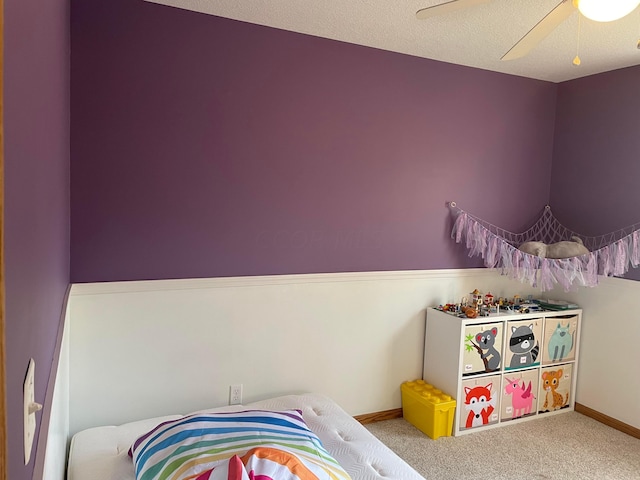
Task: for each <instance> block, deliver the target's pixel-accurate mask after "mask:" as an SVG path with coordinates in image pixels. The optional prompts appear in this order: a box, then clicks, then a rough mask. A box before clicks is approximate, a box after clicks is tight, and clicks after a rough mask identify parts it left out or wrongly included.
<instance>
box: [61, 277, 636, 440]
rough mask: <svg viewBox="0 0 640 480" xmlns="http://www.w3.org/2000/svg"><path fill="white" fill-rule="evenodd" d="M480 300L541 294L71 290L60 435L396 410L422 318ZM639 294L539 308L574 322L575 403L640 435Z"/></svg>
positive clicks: (260, 286)
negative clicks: (442, 307) (234, 413)
mask: <svg viewBox="0 0 640 480" xmlns="http://www.w3.org/2000/svg"><path fill="white" fill-rule="evenodd" d="M474 288H478V289H480V290H482V291H484V292H486V291H491V292H492V293H493V294H494V295H496V296H512V295H513V294H515V293H519V294H520V295H522V296H525V295H528V294H533V295H534V296H538V295H539V292H538V291H537V290H535V289H533V288H531V287H529V286H528V285H524V284H521V283H518V282H514V281H511V280H509V279H508V278H506V277H504V276H501V275H499V274H498V273H497V272H496V271H493V270H487V269H469V270H436V271H408V272H367V273H336V274H317V275H316V274H313V275H282V276H262V277H241V278H218V279H194V280H159V281H147V282H117V283H103V284H78V285H74V286H73V287H72V290H71V296H70V312H71V313H70V327H71V328H70V351H69V354H70V357H69V362H70V372H69V374H70V388H69V397H70V400H69V401H70V432H71V434H73V433H75V432H77V431H78V430H81V429H84V428H88V427H91V426H95V425H103V424H119V423H123V422H127V421H132V420H136V419H140V418H144V417H149V416H155V415H163V414H169V413H180V412H189V411H193V410H197V409H202V408H207V407H212V406H220V405H226V404H227V403H228V397H229V386H230V385H231V384H236V383H241V384H243V386H244V391H243V399H244V401H245V402H250V401H255V400H260V399H264V398H267V397H271V396H276V395H283V394H288V393H297V392H303V391H315V392H321V393H324V394H327V395H329V396H330V397H332V398H334V399H335V400H336V401H337V402H338V403H339V404H340V405H342V406H343V408H345V410H346V411H347V412H349V413H350V414H352V415H360V414H365V413H372V412H379V411H384V410H389V409H395V408H399V407H400V406H401V397H400V384H401V383H402V382H403V381H405V380H410V379H414V378H419V377H421V375H422V358H423V348H424V316H425V309H426V308H427V307H428V306H433V305H437V304H440V303H444V302H449V301H454V300H459V299H460V297H462V296H464V295H468V292H470V291H472V290H473V289H474ZM639 291H640V283H639V282H633V281H628V280H620V279H602V281H601V286H599V287H596V288H581V289H580V290H578V291H577V292H574V293H565V292H562V291H558V292H550V293H549V294H547V295H546V297H547V298H557V299H566V300H572V301H575V302H576V303H578V304H579V305H580V306H581V307H583V308H584V316H583V319H584V325H583V330H582V345H581V350H580V360H581V365H580V370H579V377H578V389H577V393H576V400H577V401H578V402H579V403H582V404H583V405H586V406H588V407H591V408H593V409H595V410H598V411H600V412H602V413H605V414H607V415H609V416H611V417H614V418H616V419H618V420H621V421H623V422H625V423H628V424H630V425H632V426H634V427H637V428H640V410H639V409H640V407H638V405H640V403H639V402H638V401H637V399H638V398H639V397H640V381H639V376H638V366H639V365H640V353H639V352H640V348H638V339H639V338H640V323H639V319H638V314H637V313H635V311H634V310H633V307H634V304H635V303H636V302H637V298H638V292H639Z"/></svg>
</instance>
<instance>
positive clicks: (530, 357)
mask: <svg viewBox="0 0 640 480" xmlns="http://www.w3.org/2000/svg"><path fill="white" fill-rule="evenodd" d="M542 323H543V322H542V318H535V319H530V320H520V321H515V322H507V326H506V332H505V336H506V343H505V354H504V357H505V360H504V370H505V371H509V370H516V369H521V368H530V367H535V366H537V365H540V359H541V358H542V354H541V351H540V350H541V349H542V345H541V343H542Z"/></svg>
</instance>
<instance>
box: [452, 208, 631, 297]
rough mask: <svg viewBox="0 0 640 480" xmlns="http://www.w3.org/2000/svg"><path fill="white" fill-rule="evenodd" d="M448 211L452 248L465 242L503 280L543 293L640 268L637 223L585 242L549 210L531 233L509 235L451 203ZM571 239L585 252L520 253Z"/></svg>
mask: <svg viewBox="0 0 640 480" xmlns="http://www.w3.org/2000/svg"><path fill="white" fill-rule="evenodd" d="M449 206H450V208H451V210H452V213H453V214H454V215H455V217H456V218H455V223H454V225H453V229H452V231H451V238H453V239H455V241H456V243H460V242H462V241H463V240H464V241H465V242H466V247H467V249H468V250H469V256H470V257H473V256H475V255H481V256H482V258H483V260H484V265H485V266H486V267H488V268H498V269H501V270H502V274H503V275H507V276H509V278H512V279H514V280H519V281H520V282H523V283H529V284H531V285H532V286H534V287H536V288H540V290H541V291H543V292H544V291H547V290H551V289H552V288H553V287H554V284H556V283H557V284H560V285H562V287H563V288H564V290H565V291H569V290H571V289H572V287H574V286H585V287H595V286H596V285H597V284H598V276H599V275H603V276H608V277H610V276H616V277H619V276H622V275H624V274H625V273H626V272H627V271H628V270H629V266H632V267H637V266H638V265H640V223H637V224H634V225H631V226H629V227H626V228H624V229H621V230H618V231H616V232H613V233H609V234H606V235H601V236H599V237H588V236H585V235H581V234H579V233H576V232H573V231H571V230H569V229H568V228H566V227H565V226H563V225H562V224H561V223H560V222H559V221H558V220H557V219H556V217H554V216H553V213H551V207H549V206H548V205H547V206H546V207H545V208H544V210H543V211H542V214H541V216H540V218H539V219H538V220H537V221H536V222H535V223H534V224H533V226H531V228H529V229H528V230H527V231H525V232H522V233H513V232H509V231H507V230H504V229H502V228H499V227H497V226H495V225H492V224H491V223H488V222H485V221H484V220H481V219H480V218H477V217H475V216H473V215H471V214H470V213H468V212H465V211H464V210H462V209H460V208H458V207H457V206H456V204H455V202H450V203H449ZM571 237H579V238H580V239H582V242H583V243H584V246H585V247H586V248H587V249H588V250H589V253H588V254H584V255H579V256H576V257H571V258H562V259H553V258H541V257H538V256H536V255H530V254H528V253H525V252H522V251H520V250H518V247H519V246H520V245H522V244H523V243H524V242H529V241H536V242H544V243H546V244H551V243H556V242H560V241H565V240H571Z"/></svg>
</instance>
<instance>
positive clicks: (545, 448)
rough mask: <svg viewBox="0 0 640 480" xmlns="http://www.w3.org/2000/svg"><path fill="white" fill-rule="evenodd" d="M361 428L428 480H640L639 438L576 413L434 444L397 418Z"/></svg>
mask: <svg viewBox="0 0 640 480" xmlns="http://www.w3.org/2000/svg"><path fill="white" fill-rule="evenodd" d="M365 426H366V427H367V429H368V430H369V431H370V432H371V433H373V434H374V435H375V436H376V437H378V438H379V439H380V441H382V442H383V443H384V444H386V445H387V446H388V447H389V448H391V449H392V450H393V451H394V452H396V454H398V456H400V457H401V458H402V459H403V460H405V461H406V462H407V463H408V464H409V465H411V466H412V467H413V468H414V469H415V470H416V471H418V472H419V473H420V474H421V475H422V476H423V477H425V478H426V479H428V480H432V479H434V480H436V479H437V480H448V479H474V480H491V479H553V480H556V479H557V480H564V479H571V480H576V479H599V480H600V479H607V480H609V479H611V480H626V479H630V480H631V479H634V480H637V479H640V439H637V438H634V437H632V436H630V435H627V434H625V433H622V432H620V431H618V430H615V429H613V428H610V427H608V426H606V425H604V424H602V423H600V422H597V421H596V420H593V419H591V418H589V417H586V416H585V415H582V414H580V413H577V412H567V413H564V414H560V415H553V416H550V417H546V418H539V419H536V420H532V421H528V422H520V423H516V424H513V425H507V426H503V427H499V428H493V429H490V430H485V431H478V432H474V433H471V434H468V435H463V436H459V437H440V438H439V439H437V440H432V439H431V438H429V437H428V436H426V435H424V434H423V433H422V432H420V430H418V429H417V428H415V427H414V426H413V425H411V424H410V423H408V422H407V421H405V420H404V419H402V418H398V419H393V420H386V421H382V422H377V423H371V424H368V425H365Z"/></svg>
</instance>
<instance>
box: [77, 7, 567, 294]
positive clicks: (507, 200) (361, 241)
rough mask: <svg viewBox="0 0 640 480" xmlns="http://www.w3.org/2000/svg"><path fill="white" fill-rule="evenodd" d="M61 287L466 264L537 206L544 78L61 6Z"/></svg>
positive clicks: (216, 24) (167, 13)
mask: <svg viewBox="0 0 640 480" xmlns="http://www.w3.org/2000/svg"><path fill="white" fill-rule="evenodd" d="M72 42H73V61H72V75H71V76H72V91H73V96H72V103H71V112H72V122H73V123H72V125H73V126H72V130H73V137H72V144H71V151H72V158H73V160H72V165H71V175H72V191H71V216H72V225H71V245H72V247H71V248H72V252H73V255H72V264H71V277H72V281H73V282H92V281H112V280H134V279H158V278H181V277H215V276H230V275H258V274H285V273H310V272H337V271H365V270H371V271H375V270H403V269H432V268H457V267H467V266H477V265H479V263H478V262H477V260H476V259H473V260H468V259H466V257H465V252H464V250H463V249H461V248H457V247H458V246H456V245H455V244H453V242H452V241H451V240H450V239H449V232H450V224H449V214H448V210H447V209H446V208H445V202H446V201H447V200H456V201H457V202H458V204H459V205H460V206H461V207H462V208H466V209H467V210H469V211H471V212H473V213H476V214H478V215H481V216H484V217H485V218H487V219H488V220H490V221H493V222H494V223H498V224H500V225H501V226H506V227H507V228H520V227H523V226H525V225H526V224H528V223H529V222H530V221H531V220H532V219H533V218H534V217H535V215H536V214H537V213H538V212H539V211H540V209H541V208H542V207H543V206H544V205H545V204H546V203H547V202H548V197H549V177H550V172H551V156H552V142H553V125H554V112H555V98H556V86H555V85H553V84H550V83H546V82H540V81H534V80H529V79H524V78H519V77H513V76H507V75H501V74H497V73H492V72H487V71H481V70H475V69H471V68H465V67H460V66H455V65H451V64H445V63H439V62H435V61H428V60H424V59H419V58H415V57H410V56H404V55H399V54H395V53H390V52H385V51H380V50H375V49H371V48H365V47H360V46H355V45H350V44H345V43H340V42H336V41H330V40H326V39H321V38H316V37H311V36H305V35H300V34H296V33H291V32H285V31H280V30H275V29H270V28H265V27H260V26H256V25H250V24H245V23H241V22H236V21H231V20H226V19H221V18H217V17H212V16H207V15H203V14H197V13H193V12H187V11H182V10H178V9H174V8H169V7H163V6H159V5H154V4H150V3H145V2H131V1H123V0H117V1H113V2H98V1H96V0H94V1H90V0H86V1H83V2H77V3H76V4H74V8H73V12H72Z"/></svg>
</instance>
